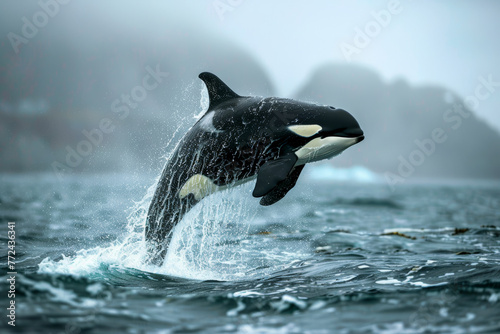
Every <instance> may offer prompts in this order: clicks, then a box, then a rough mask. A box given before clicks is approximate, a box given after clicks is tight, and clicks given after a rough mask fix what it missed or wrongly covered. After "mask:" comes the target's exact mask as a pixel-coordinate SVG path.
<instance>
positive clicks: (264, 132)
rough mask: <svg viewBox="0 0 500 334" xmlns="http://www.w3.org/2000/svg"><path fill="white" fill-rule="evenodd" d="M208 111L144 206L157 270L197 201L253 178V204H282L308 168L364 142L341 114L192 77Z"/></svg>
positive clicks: (147, 235)
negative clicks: (203, 89) (204, 90)
mask: <svg viewBox="0 0 500 334" xmlns="http://www.w3.org/2000/svg"><path fill="white" fill-rule="evenodd" d="M199 78H200V79H201V80H203V82H204V83H205V85H206V86H207V89H208V95H209V98H210V102H209V108H208V110H207V111H206V113H205V114H204V115H203V117H201V118H200V119H199V120H198V121H197V122H196V124H195V125H194V126H193V127H192V128H191V129H190V130H189V131H188V132H187V133H186V134H185V135H184V137H183V138H182V139H181V141H180V142H179V143H178V145H177V147H176V149H175V151H174V153H173V155H172V156H171V158H170V159H169V161H168V162H167V163H166V166H165V168H164V170H163V173H162V175H161V178H160V179H159V182H158V185H157V188H156V191H155V194H154V197H153V199H152V201H151V204H150V207H149V211H148V215H147V221H146V228H145V238H146V244H147V248H148V257H149V258H148V262H150V263H153V264H158V265H159V264H161V263H162V262H163V259H164V257H165V255H166V251H167V248H168V244H169V241H170V239H171V236H172V231H173V228H174V227H175V226H176V224H177V223H178V222H180V221H181V219H182V217H183V215H184V214H185V213H186V212H187V211H188V210H189V209H190V208H191V207H193V206H194V205H195V204H196V203H198V202H199V201H200V200H201V199H202V198H204V197H206V196H208V195H210V194H212V193H214V192H216V191H219V190H222V189H226V188H227V187H230V186H234V185H237V184H241V183H244V182H247V181H250V180H252V179H253V178H254V177H255V176H257V182H256V184H255V188H254V190H253V196H254V197H260V198H261V200H260V204H261V205H271V204H274V203H276V202H277V201H279V200H280V199H282V198H283V197H284V196H285V195H286V193H287V192H288V191H290V189H292V188H293V187H294V186H295V183H296V182H297V179H298V177H299V175H300V172H301V171H302V169H303V168H304V165H305V164H306V163H308V162H313V161H319V160H323V159H328V158H331V157H334V156H336V155H338V154H340V153H341V152H342V151H344V150H345V149H346V148H348V147H350V146H352V145H354V144H356V143H359V142H360V141H362V140H363V139H364V136H363V131H362V130H361V129H360V127H359V124H358V122H357V121H356V119H354V117H353V116H352V115H351V114H349V113H348V112H347V111H345V110H342V109H336V108H333V107H329V106H320V105H316V104H312V103H304V102H299V101H294V100H291V99H281V98H274V97H270V98H261V97H249V96H239V95H238V94H236V93H235V92H233V91H232V90H231V89H230V88H229V87H228V86H227V85H226V84H224V82H222V81H221V80H220V79H219V78H218V77H217V76H215V75H214V74H212V73H208V72H204V73H201V74H200V75H199Z"/></svg>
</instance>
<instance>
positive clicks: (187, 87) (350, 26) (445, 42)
mask: <svg viewBox="0 0 500 334" xmlns="http://www.w3.org/2000/svg"><path fill="white" fill-rule="evenodd" d="M0 6H1V10H0V36H1V38H2V39H1V42H0V73H1V76H0V139H1V144H0V152H1V158H2V159H1V161H0V171H8V172H31V171H49V172H51V171H54V170H56V171H57V173H60V172H61V171H62V170H66V171H67V172H94V171H118V172H121V171H126V172H130V171H134V172H146V173H158V171H159V170H160V169H161V167H162V165H163V163H164V160H162V157H163V156H164V155H165V154H166V153H167V151H168V149H169V148H170V149H171V147H172V143H175V140H177V139H178V138H179V137H180V136H182V134H183V133H184V132H185V131H186V130H187V129H188V128H189V127H190V126H191V125H192V124H193V123H194V122H195V118H194V116H195V115H197V114H199V113H200V112H201V111H202V109H201V105H200V99H202V97H203V95H202V85H201V81H200V80H199V79H198V78H197V76H198V74H199V73H200V72H203V71H211V72H213V73H215V74H217V75H218V76H220V77H221V78H222V79H223V80H224V81H225V82H226V83H227V84H228V85H229V86H230V87H231V88H233V90H235V91H236V92H237V93H239V94H241V95H261V96H280V97H290V98H296V99H301V100H307V101H312V102H316V103H320V104H328V105H333V106H335V107H341V108H344V109H346V110H348V111H349V112H351V113H352V114H353V115H354V116H355V117H356V118H357V119H358V120H359V122H360V124H361V126H362V128H363V129H364V130H365V132H366V140H365V141H364V142H363V143H361V144H359V145H357V146H355V147H353V148H352V149H350V150H348V151H346V152H345V153H344V154H343V155H342V156H340V157H339V158H335V159H334V160H332V161H331V163H332V164H335V165H337V166H341V167H351V166H355V165H362V166H366V167H368V168H370V169H372V170H373V171H375V172H377V173H381V174H384V175H386V176H387V175H390V178H392V180H398V178H402V179H407V178H418V177H436V178H498V177H500V172H499V171H500V145H499V144H500V135H499V132H498V131H499V129H500V113H498V109H499V107H500V65H499V63H498V55H499V54H500V53H499V51H500V50H499V48H500V45H499V44H498V43H497V36H496V35H497V33H498V31H499V28H500V21H499V20H498V13H499V9H500V3H498V2H495V1H476V2H466V1H439V2H436V1H434V2H431V1H420V2H418V3H417V2H416V1H413V2H412V1H403V0H401V1H399V2H398V1H370V2H363V3H361V2H352V1H316V2H314V4H313V3H311V2H306V1H293V2H291V1H288V2H287V1H273V2H272V3H269V2H266V1H236V0H232V1H229V0H220V1H219V0H216V1H212V0H211V1H183V2H176V3H173V2H166V1H106V2H99V1H76V0H73V1H68V0H66V1H62V0H61V1H56V0H42V1H40V2H36V1H31V2H30V1H23V2H8V1H3V2H1V4H0ZM138 87H139V88H138ZM146 88H147V89H146ZM144 92H145V94H144ZM139 93H141V94H142V95H141V94H139ZM126 96H129V99H130V96H132V100H128V101H127V98H126ZM134 96H135V97H136V98H135V99H134ZM97 132H99V133H100V134H99V135H97V134H96V133H97ZM174 133H175V135H174ZM89 138H90V139H89ZM82 142H86V143H90V144H89V145H90V146H89V145H87V146H85V145H86V144H82ZM169 142H170V143H171V145H170V146H168V143H169ZM74 152H76V154H75V153H74ZM79 152H80V153H81V152H84V153H85V154H78V153H79ZM68 155H69V156H70V157H69V158H68ZM68 159H69V160H68Z"/></svg>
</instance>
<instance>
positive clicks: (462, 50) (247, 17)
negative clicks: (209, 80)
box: [183, 0, 500, 130]
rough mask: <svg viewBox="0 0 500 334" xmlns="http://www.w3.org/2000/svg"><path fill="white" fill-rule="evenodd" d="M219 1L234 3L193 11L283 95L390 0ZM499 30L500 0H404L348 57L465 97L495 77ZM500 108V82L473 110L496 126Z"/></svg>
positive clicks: (389, 76) (336, 53)
mask: <svg viewBox="0 0 500 334" xmlns="http://www.w3.org/2000/svg"><path fill="white" fill-rule="evenodd" d="M221 2H222V3H226V4H230V3H231V1H226V0H222V1H211V0H209V1H207V7H208V8H205V9H202V8H198V9H197V16H198V19H199V20H202V21H204V23H205V24H208V25H209V26H211V27H212V28H213V29H215V30H216V31H217V32H219V33H221V34H223V35H225V36H227V37H228V38H230V39H231V40H233V41H235V42H236V43H238V44H239V45H241V46H243V47H244V48H245V49H247V50H249V51H250V52H253V53H254V54H255V56H256V57H257V58H258V60H259V61H260V62H261V64H262V65H263V66H264V67H265V68H266V70H267V71H268V72H269V73H270V75H271V79H272V80H273V82H274V84H275V85H276V87H277V88H278V90H279V94H280V95H286V96H289V95H291V94H293V92H295V91H296V90H297V89H298V88H299V87H300V84H301V83H303V82H304V79H306V78H307V77H308V75H309V74H310V73H311V71H312V70H314V69H315V68H316V67H317V66H319V65H321V64H323V63H325V62H337V63H347V60H346V58H345V57H344V55H343V53H342V51H341V48H340V46H341V44H342V43H348V44H351V45H354V36H355V29H356V28H357V27H358V28H360V29H365V28H366V27H367V25H368V26H369V23H370V21H373V20H374V18H373V16H372V12H373V11H374V12H380V11H381V10H387V9H388V6H389V3H390V1H331V0H324V1H285V0H281V1H266V0H252V1H250V0H243V1H236V0H233V3H240V4H239V5H236V6H233V8H234V10H232V11H229V10H227V11H225V12H224V13H223V15H222V17H223V20H221V19H220V17H221V15H219V14H218V12H217V10H216V9H215V5H216V4H220V3H221ZM192 3H194V2H192ZM186 6H187V5H186ZM192 8H195V7H194V6H191V7H190V8H189V9H186V11H185V12H183V13H184V15H186V17H189V16H191V15H192V13H193V12H192V10H193V9H192ZM225 9H227V8H225ZM207 11H208V15H207ZM219 13H220V11H219ZM191 17H192V16H191ZM499 34H500V1H494V0H491V1H462V0H458V1H457V0H448V1H410V0H401V1H400V13H398V14H393V15H391V21H390V23H389V24H388V25H387V26H386V27H383V28H382V29H381V31H380V32H379V33H378V34H377V35H375V36H374V37H373V38H372V39H371V42H370V44H369V45H368V46H367V47H365V48H363V49H361V50H360V53H359V54H354V55H353V56H352V59H351V63H354V64H362V65H366V66H368V67H370V68H373V69H376V70H377V71H378V72H379V73H380V74H381V75H382V76H383V78H384V79H385V80H388V81H392V80H395V79H397V78H400V77H404V78H406V79H407V80H408V81H409V82H410V83H411V84H414V85H423V84H436V85H442V86H445V87H448V88H450V89H452V90H453V91H455V92H457V93H459V94H460V95H462V96H464V97H465V96H467V95H470V94H474V91H475V89H476V87H477V85H479V84H480V81H479V80H478V78H479V77H480V76H483V77H485V78H487V77H488V76H489V75H491V76H492V78H493V80H494V81H496V82H500V43H499V40H500V39H499ZM499 109H500V86H499V87H498V88H497V89H496V91H495V92H494V93H492V94H491V95H490V96H489V97H488V98H487V99H486V100H484V101H481V103H480V105H479V107H478V108H477V110H476V111H477V114H478V115H479V116H480V117H482V118H484V119H487V120H489V121H490V122H491V123H492V124H493V125H494V126H495V127H496V128H497V129H499V130H500V112H499Z"/></svg>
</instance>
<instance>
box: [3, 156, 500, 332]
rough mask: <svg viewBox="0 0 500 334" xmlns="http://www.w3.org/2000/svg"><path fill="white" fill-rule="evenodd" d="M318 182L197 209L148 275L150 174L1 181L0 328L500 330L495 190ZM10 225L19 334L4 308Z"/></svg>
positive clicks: (240, 191) (213, 201) (244, 194)
mask: <svg viewBox="0 0 500 334" xmlns="http://www.w3.org/2000/svg"><path fill="white" fill-rule="evenodd" d="M308 168H309V166H308V167H306V170H307V169H308ZM311 168H314V167H311ZM310 171H312V169H311V170H310ZM316 179H318V178H316ZM319 180H320V181H315V180H314V179H312V178H309V179H308V178H307V177H304V178H301V180H299V183H298V185H297V187H296V188H295V189H293V190H292V191H291V192H290V193H289V194H288V195H287V197H286V198H285V199H284V200H283V201H281V202H279V203H277V204H276V205H273V206H271V207H261V206H259V205H258V199H254V198H252V197H251V190H252V184H247V185H243V186H240V187H238V188H236V189H233V190H230V191H225V192H222V193H218V194H215V195H213V196H211V197H209V198H207V199H205V200H204V201H202V202H201V203H200V204H199V205H197V206H196V207H195V208H194V209H193V210H192V211H191V212H190V213H189V214H188V215H187V216H186V217H185V219H184V221H183V223H182V224H181V226H179V227H178V229H177V230H176V232H175V236H174V240H173V242H172V246H171V248H170V251H169V254H168V256H167V260H166V262H165V264H164V265H163V266H162V267H153V266H149V267H148V266H146V265H144V257H145V256H147V254H145V253H144V245H143V240H142V233H143V223H144V215H145V210H146V209H147V206H148V204H149V200H150V198H151V191H152V189H149V191H148V188H150V186H151V185H152V184H154V181H155V180H154V177H148V176H137V175H83V176H67V177H66V178H65V179H63V180H58V179H56V178H55V177H54V176H53V175H3V176H1V177H0V187H1V188H0V201H1V204H0V205H1V207H0V208H1V209H0V217H1V225H0V226H1V228H0V231H2V232H1V233H0V237H1V239H2V249H1V254H0V255H1V258H2V267H1V268H0V270H1V273H2V280H1V287H2V290H1V294H2V297H1V298H0V300H1V301H2V309H3V310H4V311H2V312H3V313H5V314H4V315H2V317H1V319H3V320H2V321H1V331H2V333H5V332H12V333H19V332H29V333H143V332H144V333H157V332H158V333H330V332H336V333H473V332H481V333H498V332H500V210H499V208H500V185H499V183H496V182H491V183H484V182H482V183H479V182H477V183H476V182H468V183H456V184H453V183H447V184H439V183H433V184H429V183H422V184H412V185H405V186H401V187H399V188H397V189H396V190H395V191H394V192H391V191H390V190H389V189H388V187H387V186H386V185H384V184H383V183H355V182H338V181H325V180H321V178H319ZM8 221H14V222H16V242H17V244H16V247H17V248H16V251H17V253H16V258H17V261H16V270H17V273H18V274H17V278H16V298H15V300H16V327H15V328H13V327H10V326H8V325H7V321H8V319H7V318H6V314H7V311H6V310H5V308H6V307H7V303H8V299H7V288H8V285H7V280H6V278H7V277H6V273H7V271H8V270H7V268H6V262H7V248H6V245H7V222H8Z"/></svg>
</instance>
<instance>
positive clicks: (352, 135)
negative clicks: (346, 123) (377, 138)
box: [334, 128, 365, 141]
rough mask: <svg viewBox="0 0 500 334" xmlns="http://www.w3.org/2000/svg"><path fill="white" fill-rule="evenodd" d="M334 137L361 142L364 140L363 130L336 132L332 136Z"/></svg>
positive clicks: (350, 129)
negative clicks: (357, 139) (354, 139)
mask: <svg viewBox="0 0 500 334" xmlns="http://www.w3.org/2000/svg"><path fill="white" fill-rule="evenodd" d="M334 136H335V137H347V138H361V140H363V139H364V138H365V136H364V133H363V130H361V129H360V128H349V129H344V130H342V131H339V132H336V133H335V134H334ZM361 140H360V141H361Z"/></svg>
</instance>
